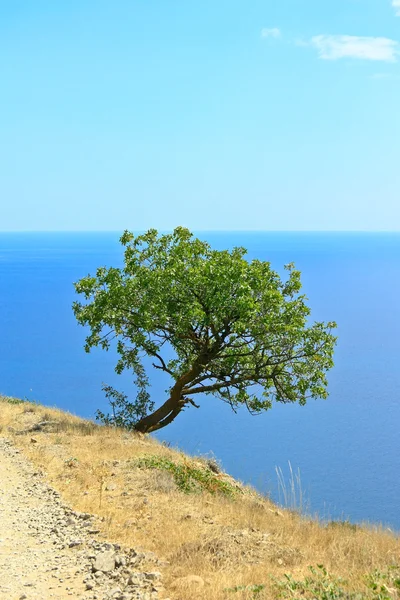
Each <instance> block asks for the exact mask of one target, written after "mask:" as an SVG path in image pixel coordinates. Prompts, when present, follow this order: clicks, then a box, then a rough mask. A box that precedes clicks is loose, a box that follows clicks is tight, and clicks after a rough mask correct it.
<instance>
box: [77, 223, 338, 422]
mask: <svg viewBox="0 0 400 600" xmlns="http://www.w3.org/2000/svg"><path fill="white" fill-rule="evenodd" d="M120 241H121V243H122V245H123V246H124V247H125V260H124V267H123V268H120V269H117V268H104V267H103V268H99V269H98V270H97V272H96V276H95V277H91V276H88V277H84V278H83V279H81V280H80V281H79V282H78V283H76V284H75V289H76V291H77V292H78V293H79V294H82V295H83V297H84V299H85V302H84V303H80V302H75V303H74V305H73V309H74V313H75V316H76V318H77V320H78V322H79V323H80V324H81V325H88V326H89V327H90V335H88V337H87V338H86V344H85V350H86V351H87V352H90V350H91V348H93V347H95V346H100V347H102V348H103V349H105V350H108V349H109V347H110V344H111V343H112V341H113V340H115V341H116V348H117V351H118V354H119V360H118V362H117V365H116V367H115V370H116V372H117V373H121V372H122V371H123V370H124V369H128V370H131V371H133V373H134V374H135V377H136V380H135V384H136V388H137V396H136V399H135V400H134V401H132V402H131V401H129V400H128V398H127V396H126V395H124V394H121V393H119V392H117V391H116V390H114V389H113V388H111V387H110V386H104V388H103V389H104V390H105V392H106V396H107V397H108V398H109V399H110V401H111V406H112V409H113V411H112V414H111V415H104V414H103V413H100V412H99V413H98V416H99V418H100V419H102V420H103V421H104V422H106V423H109V424H115V425H122V426H124V427H127V428H129V429H134V430H136V431H140V432H151V431H156V430H157V429H161V428H162V427H165V426H166V425H168V424H169V423H171V422H172V421H173V420H174V419H175V418H176V417H177V416H178V414H179V413H180V412H181V411H182V410H183V409H184V408H185V407H187V406H188V405H193V406H195V407H196V408H198V406H197V404H196V403H195V401H194V398H196V396H197V397H198V395H199V394H210V395H212V396H214V397H216V398H219V399H221V400H223V401H224V402H227V403H229V404H230V405H231V407H232V408H233V409H234V410H235V409H236V408H237V407H239V406H240V405H245V406H246V407H247V408H248V410H249V411H250V412H251V413H260V412H261V411H263V410H267V409H269V408H270V407H271V405H272V402H273V401H276V402H285V403H288V402H299V404H305V403H306V400H307V398H310V397H311V398H326V397H327V396H328V393H327V390H326V386H327V380H326V372H327V371H328V369H330V368H331V367H332V366H333V361H332V356H333V350H334V346H335V343H336V338H335V337H334V336H333V335H332V333H331V330H332V329H333V328H335V327H336V325H335V323H314V324H312V325H310V324H308V322H307V318H308V316H309V314H310V310H309V308H308V307H307V305H306V304H305V301H306V298H305V296H304V295H300V290H301V282H300V272H299V271H296V270H295V269H294V265H293V264H290V265H287V266H286V267H285V268H286V269H287V271H288V275H287V278H286V280H284V281H283V280H282V279H281V278H280V277H279V275H278V274H277V273H276V272H275V271H273V270H272V269H271V267H270V264H269V263H268V262H264V261H260V260H253V261H251V262H249V261H247V260H246V259H245V258H244V256H245V254H246V250H245V249H244V248H234V249H233V250H232V251H228V250H223V251H219V250H213V249H212V248H211V247H210V245H209V244H207V243H206V242H204V241H201V240H199V239H196V238H195V237H193V235H192V234H191V233H190V231H188V230H187V229H185V228H183V227H178V228H177V229H175V230H174V232H173V233H171V234H168V235H159V234H158V232H157V231H156V230H154V229H150V230H149V231H148V232H147V233H145V234H143V235H139V236H134V235H133V234H132V233H129V232H128V231H126V232H125V233H124V234H123V235H122V237H121V240H120ZM146 357H150V360H151V362H152V364H153V367H154V368H155V369H159V370H161V371H163V372H164V373H166V374H168V375H169V376H170V378H171V387H170V388H169V390H168V394H167V397H166V398H165V399H163V401H162V403H161V405H160V406H159V407H158V408H155V403H154V401H153V400H152V399H151V398H150V395H149V393H148V391H147V386H148V378H147V374H146V370H145V366H144V363H143V360H144V359H146ZM145 364H146V365H147V364H148V363H147V360H145Z"/></svg>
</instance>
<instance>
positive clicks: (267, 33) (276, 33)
mask: <svg viewBox="0 0 400 600" xmlns="http://www.w3.org/2000/svg"><path fill="white" fill-rule="evenodd" d="M261 37H262V38H268V37H272V38H279V37H281V30H280V29H278V28H277V27H272V28H271V29H268V28H267V27H264V29H261Z"/></svg>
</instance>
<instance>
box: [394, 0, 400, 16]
mask: <svg viewBox="0 0 400 600" xmlns="http://www.w3.org/2000/svg"><path fill="white" fill-rule="evenodd" d="M392 6H393V8H394V10H395V11H396V15H397V16H398V17H400V0H392Z"/></svg>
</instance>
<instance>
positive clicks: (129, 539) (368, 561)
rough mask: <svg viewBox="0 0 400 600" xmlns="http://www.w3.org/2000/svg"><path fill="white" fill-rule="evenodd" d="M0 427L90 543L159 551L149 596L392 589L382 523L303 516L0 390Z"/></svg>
mask: <svg viewBox="0 0 400 600" xmlns="http://www.w3.org/2000/svg"><path fill="white" fill-rule="evenodd" d="M0 437H3V438H7V439H9V440H11V441H12V443H13V445H15V446H16V447H17V448H19V449H20V450H21V451H22V454H23V455H24V456H26V457H27V458H28V459H29V460H30V461H31V462H32V463H33V464H34V465H35V468H36V469H38V470H40V471H41V472H43V474H44V477H45V479H46V481H47V482H48V483H49V484H50V485H51V486H52V487H53V488H55V489H56V490H57V491H58V492H59V493H60V495H61V498H62V500H63V502H65V503H66V504H68V505H70V506H71V507H72V508H73V509H74V510H75V511H78V512H81V513H91V514H94V515H96V527H98V529H99V530H100V531H99V534H98V536H97V537H98V539H99V542H101V541H105V540H107V541H109V542H112V543H118V544H121V545H122V547H124V548H128V549H129V548H132V547H135V548H138V547H140V548H143V549H145V550H146V551H147V552H153V553H154V554H155V555H156V557H158V559H159V563H160V564H161V565H162V566H161V567H160V571H162V576H163V579H162V580H163V585H164V588H165V589H164V590H163V591H162V593H160V598H170V599H171V600H191V599H196V600H197V599H198V600H228V599H232V600H248V599H253V598H256V599H260V600H263V599H267V598H268V599H269V598H272V599H274V598H318V599H319V598H320V599H323V600H324V599H327V600H328V599H336V598H343V599H345V598H346V599H348V600H361V599H363V598H365V599H370V600H390V599H396V598H400V541H399V538H398V537H397V536H396V535H395V534H394V533H393V532H391V531H389V530H384V529H382V528H380V527H370V526H363V527H361V526H355V525H351V524H349V523H341V522H331V523H320V522H318V521H317V520H312V519H309V518H305V517H302V516H301V515H299V514H298V513H296V512H293V511H290V510H284V509H281V508H278V507H277V506H275V505H274V504H273V503H272V502H271V501H270V500H269V499H267V498H265V497H262V496H261V495H259V494H258V493H256V492H255V491H254V490H252V489H250V488H248V487H245V486H243V485H242V484H240V483H239V482H236V481H235V480H233V479H232V478H231V477H230V476H229V475H227V474H225V473H223V472H221V470H220V468H219V466H218V464H217V463H216V462H215V461H210V460H207V459H204V458H199V457H189V456H187V455H185V454H183V453H182V452H179V451H177V450H174V449H172V448H169V447H167V446H165V445H163V444H161V443H159V442H157V441H155V440H154V439H152V438H151V437H146V436H143V435H138V434H133V433H129V432H127V431H124V430H118V429H113V428H106V427H101V426H98V425H96V424H94V423H92V422H90V421H85V420H82V419H80V418H78V417H75V416H72V415H69V414H67V413H64V412H61V411H59V410H56V409H50V408H47V407H44V406H41V405H37V404H34V403H29V402H22V401H20V400H17V399H13V398H7V397H0ZM310 567H311V569H310Z"/></svg>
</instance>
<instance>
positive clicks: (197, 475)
mask: <svg viewBox="0 0 400 600" xmlns="http://www.w3.org/2000/svg"><path fill="white" fill-rule="evenodd" d="M133 466H136V467H139V468H140V469H159V470H160V471H166V472H168V473H171V475H172V476H173V478H174V480H175V483H176V486H177V487H178V489H179V490H181V491H182V492H184V493H186V494H190V493H196V492H201V491H207V492H209V493H211V494H216V493H220V494H224V495H225V496H230V497H232V496H234V495H235V494H236V493H237V491H238V490H237V489H236V488H235V487H234V486H233V485H231V484H230V483H228V482H227V481H223V480H221V479H219V478H218V477H217V476H216V475H215V473H213V472H212V471H211V470H210V469H208V468H204V469H200V468H198V467H194V466H192V465H190V463H176V462H174V461H172V460H170V459H168V458H164V457H161V456H143V457H142V458H139V459H138V460H136V461H134V463H133Z"/></svg>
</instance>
